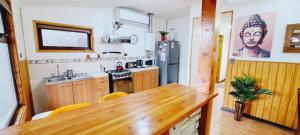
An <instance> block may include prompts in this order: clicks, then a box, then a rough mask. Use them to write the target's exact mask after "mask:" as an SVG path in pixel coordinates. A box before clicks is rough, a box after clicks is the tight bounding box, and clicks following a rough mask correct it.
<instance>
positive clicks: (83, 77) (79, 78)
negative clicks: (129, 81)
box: [45, 71, 108, 85]
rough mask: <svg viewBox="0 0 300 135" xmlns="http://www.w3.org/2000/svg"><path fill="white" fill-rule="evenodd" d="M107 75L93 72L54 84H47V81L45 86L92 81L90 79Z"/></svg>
mask: <svg viewBox="0 0 300 135" xmlns="http://www.w3.org/2000/svg"><path fill="white" fill-rule="evenodd" d="M107 76H108V74H107V73H105V72H101V71H93V72H89V73H87V75H85V76H81V77H76V78H73V79H68V80H63V81H55V82H48V81H47V79H46V80H45V82H46V85H54V84H61V83H67V82H74V81H79V80H85V79H92V78H101V77H107Z"/></svg>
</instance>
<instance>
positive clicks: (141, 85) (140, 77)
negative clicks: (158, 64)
mask: <svg viewBox="0 0 300 135" xmlns="http://www.w3.org/2000/svg"><path fill="white" fill-rule="evenodd" d="M156 87H158V69H151V70H145V71H138V72H134V73H133V90H134V92H135V93H136V92H141V91H144V90H149V89H153V88H156Z"/></svg>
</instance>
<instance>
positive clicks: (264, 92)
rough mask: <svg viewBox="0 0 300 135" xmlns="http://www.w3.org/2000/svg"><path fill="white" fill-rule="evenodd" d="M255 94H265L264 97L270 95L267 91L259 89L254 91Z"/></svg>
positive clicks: (270, 92)
mask: <svg viewBox="0 0 300 135" xmlns="http://www.w3.org/2000/svg"><path fill="white" fill-rule="evenodd" d="M256 93H257V94H266V95H272V91H270V90H267V89H260V90H258V91H256Z"/></svg>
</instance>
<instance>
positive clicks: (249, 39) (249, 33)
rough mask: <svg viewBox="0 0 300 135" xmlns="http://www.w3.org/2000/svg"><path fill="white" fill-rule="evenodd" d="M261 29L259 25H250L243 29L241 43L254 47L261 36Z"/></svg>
mask: <svg viewBox="0 0 300 135" xmlns="http://www.w3.org/2000/svg"><path fill="white" fill-rule="evenodd" d="M262 32H263V30H262V28H260V27H250V28H247V29H245V30H244V33H243V37H242V40H243V44H244V45H245V47H247V48H250V49H251V48H255V47H257V46H258V45H259V43H260V41H261V40H262V38H263V33H262Z"/></svg>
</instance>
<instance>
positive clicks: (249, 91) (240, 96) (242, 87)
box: [229, 74, 272, 103]
mask: <svg viewBox="0 0 300 135" xmlns="http://www.w3.org/2000/svg"><path fill="white" fill-rule="evenodd" d="M255 83H256V81H255V79H254V78H253V77H251V76H249V75H245V74H244V77H238V76H235V77H234V79H233V81H232V82H231V86H232V88H233V89H234V90H233V91H231V92H230V93H229V94H230V95H231V96H233V97H234V98H236V99H237V101H239V102H241V103H244V102H246V101H249V100H253V99H255V98H257V94H268V95H270V94H272V92H271V91H269V90H267V89H259V90H257V87H256V85H255Z"/></svg>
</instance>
